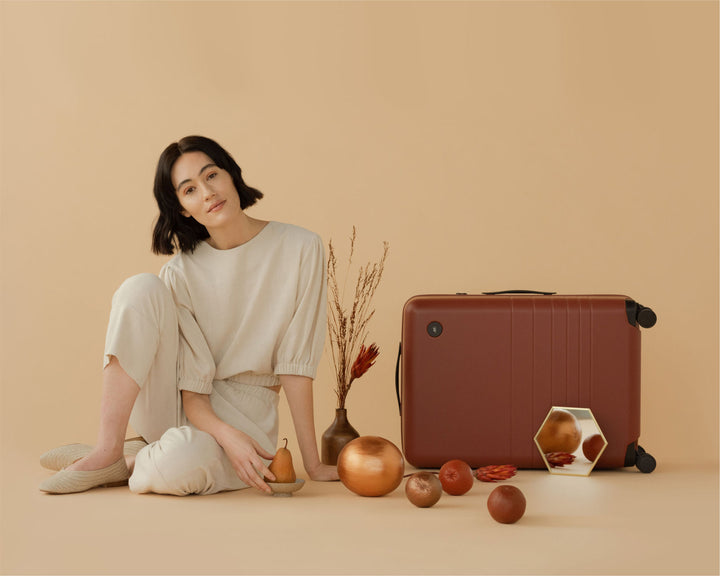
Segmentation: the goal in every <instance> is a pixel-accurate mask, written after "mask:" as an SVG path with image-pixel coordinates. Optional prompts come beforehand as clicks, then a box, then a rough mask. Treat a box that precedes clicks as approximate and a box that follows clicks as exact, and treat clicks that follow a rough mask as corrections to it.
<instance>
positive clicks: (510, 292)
mask: <svg viewBox="0 0 720 576" xmlns="http://www.w3.org/2000/svg"><path fill="white" fill-rule="evenodd" d="M483 294H485V295H486V296H497V295H499V294H539V295H541V296H552V295H553V294H557V292H539V291H538V290H500V291H498V292H483Z"/></svg>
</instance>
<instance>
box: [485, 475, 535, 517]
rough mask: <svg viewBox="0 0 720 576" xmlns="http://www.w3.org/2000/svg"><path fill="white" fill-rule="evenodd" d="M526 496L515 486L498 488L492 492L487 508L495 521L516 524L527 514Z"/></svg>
mask: <svg viewBox="0 0 720 576" xmlns="http://www.w3.org/2000/svg"><path fill="white" fill-rule="evenodd" d="M525 504H526V501H525V495H524V494H523V493H522V492H521V491H520V490H519V489H518V488H515V486H510V485H507V484H505V485H503V486H498V487H497V488H495V490H493V491H492V492H490V496H488V500H487V507H488V512H490V516H492V517H493V520H495V521H496V522H500V523H501V524H514V523H515V522H517V521H518V520H520V518H522V516H523V514H525Z"/></svg>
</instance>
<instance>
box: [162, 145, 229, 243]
mask: <svg viewBox="0 0 720 576" xmlns="http://www.w3.org/2000/svg"><path fill="white" fill-rule="evenodd" d="M170 177H171V180H172V184H173V186H174V187H175V193H176V194H177V197H178V200H179V201H180V205H181V206H182V215H183V216H186V217H192V218H195V220H197V221H198V222H199V223H200V224H202V225H203V226H205V227H206V228H207V229H208V231H210V230H211V229H212V228H217V227H220V226H223V225H224V224H227V223H228V222H229V221H230V220H232V219H233V218H234V217H236V216H237V215H238V213H239V212H242V208H241V207H240V197H239V195H238V193H237V190H236V189H235V184H234V183H233V180H232V177H231V176H230V174H229V173H228V172H227V171H225V170H223V169H222V168H219V167H218V166H216V165H215V163H214V162H213V161H212V159H211V158H210V157H209V156H208V155H207V154H205V153H204V152H187V153H185V154H183V155H182V156H180V158H178V159H177V160H176V161H175V164H174V165H173V167H172V170H171V171H170Z"/></svg>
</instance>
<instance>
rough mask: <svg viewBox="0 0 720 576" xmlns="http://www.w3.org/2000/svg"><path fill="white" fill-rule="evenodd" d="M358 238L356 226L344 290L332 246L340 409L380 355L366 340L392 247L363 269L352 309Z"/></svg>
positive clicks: (331, 327) (332, 320)
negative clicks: (350, 285) (348, 292)
mask: <svg viewBox="0 0 720 576" xmlns="http://www.w3.org/2000/svg"><path fill="white" fill-rule="evenodd" d="M356 239H357V231H356V229H355V227H354V226H353V231H352V236H351V237H350V255H349V257H348V260H347V270H346V272H345V278H344V281H343V286H342V288H341V287H340V284H339V282H338V272H337V257H336V256H335V249H334V248H333V244H332V240H331V241H330V242H329V246H328V269H327V274H328V332H329V335H330V347H331V351H332V354H331V356H332V361H333V367H334V369H335V380H336V383H337V386H336V389H335V393H336V394H337V398H338V404H337V407H338V408H345V400H346V398H347V395H348V392H350V386H351V385H352V383H353V381H355V380H357V379H358V378H360V377H361V376H362V375H363V374H365V372H367V371H368V370H369V369H370V367H371V366H372V365H373V364H374V363H375V359H376V358H377V357H378V354H379V353H380V351H379V349H378V347H377V345H376V344H375V343H373V344H370V345H369V346H365V340H366V339H367V335H368V328H367V326H368V322H370V319H371V318H372V317H373V315H374V314H375V309H374V308H371V305H372V299H373V296H374V295H375V291H376V290H377V287H378V285H379V284H380V280H381V279H382V275H383V269H384V268H385V259H386V258H387V253H388V249H389V248H390V246H389V244H388V243H387V242H383V254H382V256H381V258H380V260H378V261H377V262H368V263H367V264H366V265H365V266H361V267H360V270H359V272H358V278H357V282H356V283H355V291H354V294H353V301H352V307H350V308H349V309H348V308H347V307H346V306H345V287H346V285H347V280H348V276H349V274H350V267H351V265H352V259H353V255H354V253H355V241H356ZM353 359H354V360H353Z"/></svg>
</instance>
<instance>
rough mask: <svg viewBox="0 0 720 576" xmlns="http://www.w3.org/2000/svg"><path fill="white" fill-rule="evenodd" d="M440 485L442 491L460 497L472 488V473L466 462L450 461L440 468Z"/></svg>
mask: <svg viewBox="0 0 720 576" xmlns="http://www.w3.org/2000/svg"><path fill="white" fill-rule="evenodd" d="M438 478H440V483H441V484H442V487H443V490H445V492H447V493H448V494H451V495H452V496H461V495H463V494H465V493H466V492H467V491H469V490H470V488H472V487H473V473H472V469H471V468H470V466H469V464H468V463H467V462H464V461H463V460H450V461H448V462H445V464H443V465H442V468H440V474H439V475H438Z"/></svg>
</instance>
